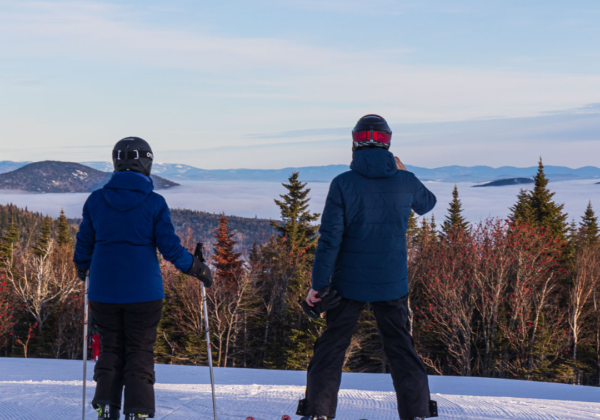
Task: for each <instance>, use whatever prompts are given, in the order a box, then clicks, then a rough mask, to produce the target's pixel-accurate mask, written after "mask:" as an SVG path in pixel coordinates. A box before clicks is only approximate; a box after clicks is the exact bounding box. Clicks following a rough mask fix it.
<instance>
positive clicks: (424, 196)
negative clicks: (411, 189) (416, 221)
mask: <svg viewBox="0 0 600 420" xmlns="http://www.w3.org/2000/svg"><path fill="white" fill-rule="evenodd" d="M415 184H416V188H415V193H414V194H415V196H414V200H413V205H412V209H413V210H414V211H415V213H417V214H418V215H419V216H423V215H424V214H425V213H428V212H430V211H431V210H433V208H434V207H435V205H436V203H437V198H435V195H433V193H432V192H431V191H429V190H428V189H427V187H425V185H423V183H422V182H421V181H420V180H419V179H418V178H417V177H416V176H415Z"/></svg>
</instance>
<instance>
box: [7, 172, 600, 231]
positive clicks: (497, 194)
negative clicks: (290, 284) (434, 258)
mask: <svg viewBox="0 0 600 420" xmlns="http://www.w3.org/2000/svg"><path fill="white" fill-rule="evenodd" d="M596 182H597V181H562V182H552V183H550V184H549V187H550V189H551V190H552V191H554V192H555V193H556V195H555V197H554V199H555V201H557V202H558V203H564V204H565V211H566V212H567V213H568V214H569V221H570V220H571V219H572V218H575V219H576V220H577V221H579V219H580V218H581V216H582V215H583V212H584V211H585V208H586V206H587V204H588V202H589V201H591V202H592V205H593V206H594V208H595V209H596V211H597V212H598V213H599V214H600V185H599V184H596ZM181 184H182V185H181V186H179V187H175V188H171V189H169V190H162V191H159V193H160V194H162V195H163V196H164V197H165V198H166V199H167V202H168V203H169V205H170V207H171V208H182V209H193V210H202V211H207V212H211V213H222V212H224V213H225V214H228V215H236V216H244V217H259V218H267V219H277V218H279V208H278V207H277V206H276V205H275V203H274V202H273V199H275V198H278V197H279V195H280V194H285V193H286V189H285V188H284V187H283V186H282V185H281V184H279V183H274V182H245V181H187V182H182V183H181ZM425 185H426V186H427V188H429V189H430V190H431V191H432V192H433V193H434V194H435V195H436V196H437V198H438V205H437V207H436V208H435V209H434V211H433V213H434V214H435V217H436V219H437V221H441V220H442V219H443V218H444V215H445V214H446V209H447V207H448V203H449V202H450V200H451V199H452V189H453V187H454V184H450V183H439V182H426V183H425ZM472 185H473V184H471V183H459V184H457V186H458V190H459V195H460V199H461V201H462V203H463V208H464V214H465V216H466V218H467V219H468V220H469V221H471V222H476V221H479V220H481V219H485V218H487V217H502V218H504V217H506V216H507V215H508V214H509V208H510V207H511V206H512V205H513V204H514V203H515V201H516V196H517V193H518V192H519V190H520V189H521V188H524V187H525V188H530V185H525V186H523V185H514V186H504V187H487V188H472ZM308 186H309V188H310V189H311V192H310V197H311V210H312V211H314V212H318V213H321V212H322V211H323V206H324V204H325V198H326V196H327V191H328V189H329V184H328V183H309V185H308ZM88 195H89V194H88V193H85V194H32V193H25V192H15V191H7V190H0V204H8V203H13V204H16V205H18V206H19V207H23V208H24V207H27V208H28V209H29V210H32V211H36V212H40V213H43V214H49V215H50V216H53V217H56V216H58V214H59V213H60V210H61V209H64V210H65V213H66V215H67V216H68V217H72V218H75V217H81V209H82V206H83V203H84V202H85V200H86V198H87V197H88Z"/></svg>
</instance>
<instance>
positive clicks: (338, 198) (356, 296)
mask: <svg viewBox="0 0 600 420" xmlns="http://www.w3.org/2000/svg"><path fill="white" fill-rule="evenodd" d="M352 137H353V156H352V164H351V166H350V169H351V170H350V171H348V172H345V173H343V174H341V175H339V176H337V177H336V178H335V179H334V180H333V181H332V182H331V186H330V189H329V194H328V195H327V200H326V203H325V210H324V212H323V216H322V219H321V227H320V230H319V233H320V236H319V241H318V246H317V251H316V255H315V261H314V266H313V273H312V289H311V290H310V292H309V294H308V296H307V298H306V304H308V305H309V306H311V307H314V306H315V304H316V303H317V302H321V299H320V297H319V296H320V295H319V292H320V291H323V290H324V289H327V288H330V289H331V290H335V291H336V292H337V295H338V296H341V297H342V299H341V301H340V302H339V303H337V302H336V306H335V307H332V308H331V309H329V310H327V312H326V317H327V329H326V331H325V332H324V333H323V335H322V336H321V337H319V339H318V340H317V342H316V344H315V353H314V357H313V359H312V361H311V363H310V365H309V367H308V381H307V389H306V399H305V400H302V401H301V404H300V405H299V414H302V415H305V416H307V417H306V418H307V419H331V418H334V417H335V412H336V407H337V394H338V390H339V386H340V381H341V377H342V367H343V364H344V356H345V353H346V350H347V348H348V346H349V345H350V340H351V338H352V333H353V331H354V327H355V326H356V323H357V322H358V318H359V316H360V313H361V311H362V310H363V308H364V306H365V304H366V303H367V302H370V303H371V307H372V308H373V310H374V312H375V317H376V319H377V325H378V328H379V331H380V333H381V336H382V339H383V344H384V349H385V353H386V356H387V359H388V360H389V362H390V364H391V367H392V378H393V382H394V387H395V389H396V394H397V399H398V412H399V414H400V418H401V419H403V420H406V419H418V418H423V417H430V414H432V413H430V395H429V384H428V379H427V373H426V371H425V367H424V365H423V363H422V362H421V359H420V358H419V356H418V355H417V354H416V352H415V350H414V347H413V343H412V339H411V336H410V333H409V331H408V329H407V327H406V325H407V311H408V308H407V295H408V270H407V257H406V253H407V249H406V230H407V226H408V218H409V216H410V214H411V211H412V210H414V211H415V212H416V213H417V214H419V215H423V214H425V213H427V212H429V211H430V210H432V209H433V208H434V206H435V204H436V198H435V196H434V195H433V194H432V193H431V192H430V191H429V190H428V189H427V188H426V187H425V186H424V185H423V184H422V183H421V181H419V180H418V179H417V177H416V176H415V175H414V174H413V173H411V172H408V171H407V170H406V168H405V167H404V165H403V164H402V162H401V161H400V159H398V158H397V157H396V158H394V156H393V155H392V154H391V153H390V152H389V151H388V149H389V147H390V142H391V137H392V131H391V129H390V128H389V126H388V124H387V122H386V121H385V119H383V118H382V117H380V116H378V115H373V114H371V115H366V116H364V117H362V118H361V119H360V120H359V121H358V123H357V125H356V127H355V128H354V130H353V131H352ZM324 299H325V298H323V302H321V303H320V304H319V305H317V306H320V307H321V305H322V304H323V303H324ZM338 299H339V298H338ZM325 309H326V308H325ZM317 312H319V311H317ZM432 403H433V402H432Z"/></svg>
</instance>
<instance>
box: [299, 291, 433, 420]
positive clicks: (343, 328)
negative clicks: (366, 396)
mask: <svg viewBox="0 0 600 420" xmlns="http://www.w3.org/2000/svg"><path fill="white" fill-rule="evenodd" d="M364 306H365V303H364V302H356V301H353V300H349V299H345V298H344V299H342V301H341V303H340V305H339V306H337V307H336V308H334V309H331V310H330V311H328V312H327V314H326V316H327V329H326V330H325V332H324V333H323V335H321V337H319V338H318V339H317V342H316V343H315V354H314V356H313V359H312V361H311V362H310V365H309V366H308V381H307V387H306V403H307V406H306V413H307V414H308V415H321V416H327V418H334V417H335V412H336V408H337V396H338V391H339V389H340V382H341V380H342V367H343V365H344V358H345V354H346V350H347V349H348V346H349V345H350V340H351V339H352V333H353V332H354V327H355V326H356V324H357V322H358V318H359V316H360V313H361V312H362V310H363V308H364ZM371 306H372V307H373V311H374V312H375V318H376V319H377V327H378V328H379V332H380V333H381V336H382V338H383V346H384V350H385V354H386V356H387V358H388V360H389V361H390V364H391V366H392V379H393V382H394V388H395V390H396V397H397V400H398V413H399V414H400V418H401V419H409V418H411V417H429V397H430V395H429V381H428V379H427V372H426V370H425V366H424V365H423V362H422V361H421V359H420V358H419V356H418V355H417V353H416V352H415V349H414V345H413V341H412V337H411V335H410V333H409V331H408V328H407V320H408V307H407V297H406V296H405V297H403V298H400V299H397V300H392V301H387V302H373V303H371Z"/></svg>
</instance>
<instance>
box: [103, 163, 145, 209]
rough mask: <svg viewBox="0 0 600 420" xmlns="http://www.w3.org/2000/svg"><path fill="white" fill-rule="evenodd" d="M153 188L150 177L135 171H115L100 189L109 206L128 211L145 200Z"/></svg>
mask: <svg viewBox="0 0 600 420" xmlns="http://www.w3.org/2000/svg"><path fill="white" fill-rule="evenodd" d="M152 190H154V184H153V183H152V179H151V178H149V177H147V176H145V175H142V174H139V173H136V172H115V173H114V174H113V175H112V177H111V178H110V181H108V184H106V185H105V186H104V188H103V189H102V194H103V195H104V199H105V200H106V202H107V203H108V205H109V206H111V207H112V208H114V209H116V210H118V211H122V212H125V211H129V210H132V209H134V208H136V207H137V206H139V205H140V204H142V203H143V202H144V200H146V198H148V196H149V195H150V193H151V192H152Z"/></svg>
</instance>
